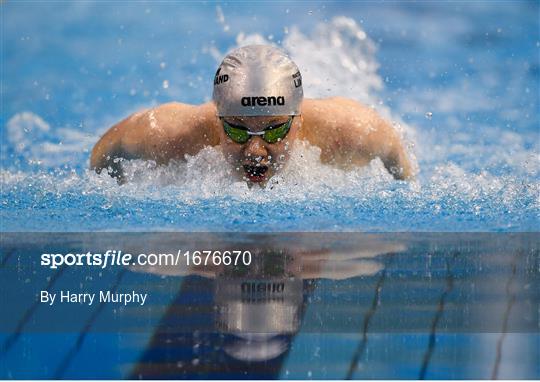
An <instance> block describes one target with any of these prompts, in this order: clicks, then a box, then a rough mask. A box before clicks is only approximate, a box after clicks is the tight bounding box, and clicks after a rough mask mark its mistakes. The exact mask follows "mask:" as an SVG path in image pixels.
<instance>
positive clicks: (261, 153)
mask: <svg viewBox="0 0 540 382" xmlns="http://www.w3.org/2000/svg"><path fill="white" fill-rule="evenodd" d="M244 156H246V157H249V158H266V157H267V156H268V151H267V150H266V147H265V145H264V141H263V140H262V139H261V138H260V137H251V139H250V140H249V141H248V143H247V145H246V148H245V149H244Z"/></svg>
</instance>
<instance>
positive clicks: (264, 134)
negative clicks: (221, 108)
mask: <svg viewBox="0 0 540 382" xmlns="http://www.w3.org/2000/svg"><path fill="white" fill-rule="evenodd" d="M220 119H221V122H222V123H223V129H224V130H225V133H226V134H227V136H228V137H229V138H231V139H232V140H233V141H234V142H236V143H241V144H242V143H246V142H247V141H249V138H251V136H252V135H258V136H260V137H261V138H262V139H264V140H265V141H266V142H268V143H276V142H279V141H280V140H282V139H283V138H285V136H286V135H287V133H288V132H289V130H290V129H291V124H292V120H293V116H291V117H290V118H289V120H288V121H287V122H284V123H280V124H277V125H274V126H270V127H267V128H266V129H264V130H263V131H260V132H258V133H255V132H253V131H249V130H248V129H246V128H245V127H244V126H236V125H233V124H231V123H229V122H227V121H225V120H224V119H223V118H220Z"/></svg>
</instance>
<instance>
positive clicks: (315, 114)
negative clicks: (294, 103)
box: [301, 97, 380, 140]
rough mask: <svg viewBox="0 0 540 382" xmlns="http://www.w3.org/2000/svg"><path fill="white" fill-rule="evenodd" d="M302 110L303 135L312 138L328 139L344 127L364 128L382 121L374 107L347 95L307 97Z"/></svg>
mask: <svg viewBox="0 0 540 382" xmlns="http://www.w3.org/2000/svg"><path fill="white" fill-rule="evenodd" d="M301 112H302V117H303V128H302V130H303V131H302V134H301V136H305V137H306V138H307V139H312V140H315V139H316V137H319V138H320V139H323V140H326V139H328V138H331V136H335V133H336V132H337V133H339V132H340V131H342V130H343V129H353V130H357V129H360V130H363V129H364V128H366V127H369V126H370V125H371V124H374V123H379V122H380V117H379V115H378V114H377V112H376V111H375V110H374V109H373V108H371V107H369V106H367V105H364V104H362V103H361V102H358V101H355V100H353V99H350V98H345V97H329V98H320V99H313V98H305V99H304V101H303V102H302V107H301Z"/></svg>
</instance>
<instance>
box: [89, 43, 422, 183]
mask: <svg viewBox="0 0 540 382" xmlns="http://www.w3.org/2000/svg"><path fill="white" fill-rule="evenodd" d="M298 140H304V141H307V142H308V143H309V144H311V145H313V146H317V147H319V148H320V149H321V161H322V162H323V163H328V164H331V165H335V166H338V167H341V168H345V169H350V168H352V167H354V166H364V165H367V164H368V163H369V162H370V161H371V160H372V159H374V158H380V159H381V160H382V162H383V164H384V166H385V168H386V169H387V170H388V172H389V173H390V174H392V175H393V177H394V178H395V179H410V178H411V177H412V176H413V170H412V166H411V162H410V161H409V159H408V157H407V154H406V151H405V149H404V147H403V143H402V141H401V139H400V137H399V135H398V133H397V132H396V131H395V130H394V128H393V127H392V126H391V125H390V124H389V123H388V122H386V121H385V120H384V119H382V118H381V117H380V116H379V115H378V114H377V113H376V112H375V111H374V110H373V109H371V108H369V107H367V106H364V105H362V104H360V103H358V102H356V101H353V100H351V99H345V98H341V97H334V98H326V99H307V98H304V96H303V89H302V76H301V74H300V71H299V70H298V67H297V66H296V64H295V63H294V62H293V61H292V60H291V59H290V58H289V57H288V56H286V55H285V53H283V52H282V51H280V50H279V49H277V48H274V47H271V46H266V45H250V46H245V47H242V48H239V49H236V50H234V51H233V52H231V53H230V54H228V55H227V56H226V57H225V58H224V60H223V62H222V63H221V65H220V66H219V68H218V69H217V72H216V74H215V77H214V91H213V100H212V101H210V102H207V103H204V104H202V105H187V104H182V103H176V102H172V103H167V104H163V105H161V106H158V107H155V108H152V109H148V110H143V111H140V112H137V113H135V114H133V115H131V116H130V117H128V118H126V119H124V120H123V121H121V122H119V123H118V124H116V125H114V126H113V127H111V128H110V129H109V130H108V131H107V132H106V133H105V134H104V135H103V136H102V137H101V139H100V140H99V141H98V142H97V144H96V145H95V147H94V148H93V150H92V155H91V158H90V167H91V168H92V169H94V170H95V171H96V172H98V173H100V172H101V171H102V170H103V169H106V171H107V172H108V174H110V175H111V176H113V177H116V178H117V179H118V180H119V182H123V180H124V179H123V173H122V163H121V162H122V160H124V159H125V160H130V159H144V160H152V161H155V162H156V163H157V164H167V163H168V162H169V161H171V160H185V156H186V155H195V154H197V153H198V152H199V151H200V150H202V149H203V148H204V147H206V146H219V147H220V148H221V149H222V150H223V153H224V156H225V158H226V160H227V161H228V162H229V163H230V164H231V165H232V168H233V169H234V170H235V171H233V173H234V174H236V176H237V177H238V178H239V179H244V180H246V181H247V182H248V183H252V184H253V183H260V184H265V183H266V182H267V181H268V179H270V178H271V177H272V176H273V175H274V174H276V173H277V172H278V171H279V170H280V169H282V168H283V166H284V165H285V164H286V162H287V159H288V158H289V155H290V152H291V149H292V148H293V145H294V143H295V142H296V141H298ZM306 170H307V171H309V170H308V169H306Z"/></svg>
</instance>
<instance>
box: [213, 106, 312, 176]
mask: <svg viewBox="0 0 540 382" xmlns="http://www.w3.org/2000/svg"><path fill="white" fill-rule="evenodd" d="M290 118H291V117H290V116H287V115H285V116H264V117H262V116H261V117H259V116H257V117H223V118H222V121H220V125H221V128H220V135H221V136H220V138H221V142H222V148H223V152H224V154H225V157H226V158H227V160H228V162H229V163H231V164H232V165H233V169H234V172H235V173H236V174H237V175H238V176H239V177H240V178H242V179H244V180H247V181H249V182H253V183H264V182H266V181H267V180H268V179H270V178H271V177H272V176H273V175H274V174H275V173H277V172H278V171H279V170H280V169H281V168H282V167H283V166H284V165H285V163H286V162H287V160H288V159H289V155H290V150H291V149H292V144H293V142H294V140H295V139H296V134H297V131H298V128H299V127H300V124H301V123H302V122H301V116H294V117H293V118H292V122H291V126H290V130H289V132H288V133H287V135H285V137H284V138H282V139H279V140H278V141H277V142H275V143H268V142H266V141H265V140H264V139H263V138H262V136H259V135H252V136H250V138H249V140H248V141H247V142H245V143H237V142H235V141H233V140H232V139H231V138H230V137H229V136H228V135H227V134H226V133H225V130H224V127H223V122H225V123H229V124H231V125H233V126H235V127H242V128H245V129H247V130H249V131H250V132H253V133H258V132H262V131H265V130H267V129H268V128H269V127H275V126H278V125H281V124H284V123H287V121H289V119H290Z"/></svg>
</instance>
